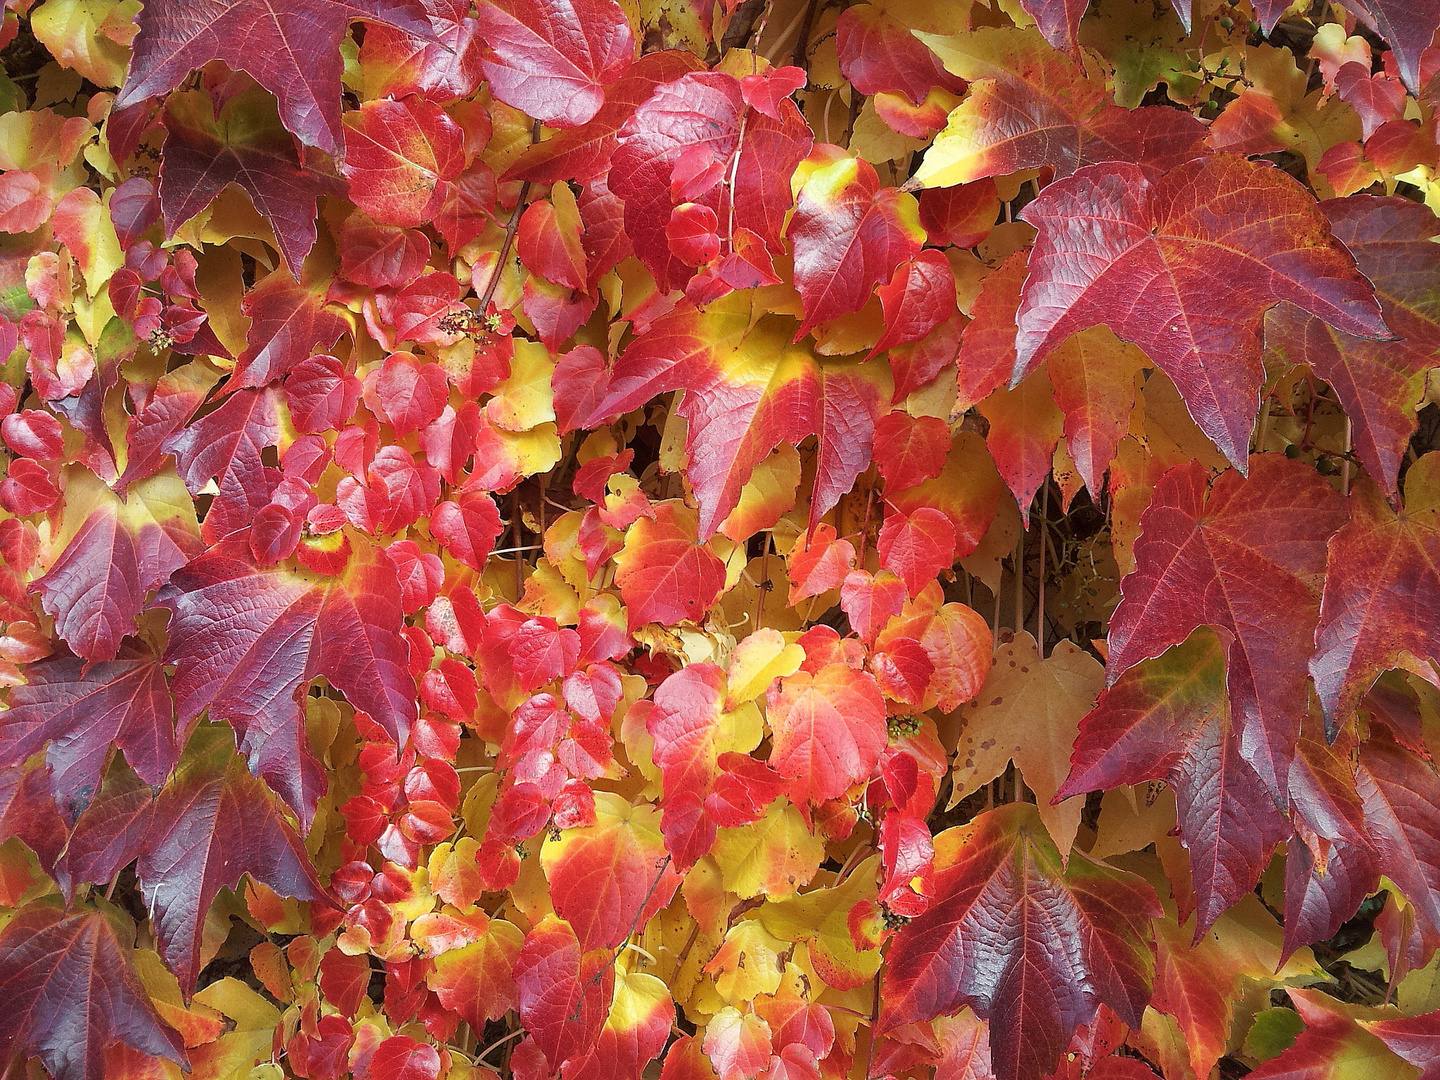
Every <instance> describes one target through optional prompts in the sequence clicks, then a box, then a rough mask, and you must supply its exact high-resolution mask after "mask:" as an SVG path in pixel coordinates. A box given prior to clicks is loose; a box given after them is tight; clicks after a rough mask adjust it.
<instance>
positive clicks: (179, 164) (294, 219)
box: [160, 90, 338, 278]
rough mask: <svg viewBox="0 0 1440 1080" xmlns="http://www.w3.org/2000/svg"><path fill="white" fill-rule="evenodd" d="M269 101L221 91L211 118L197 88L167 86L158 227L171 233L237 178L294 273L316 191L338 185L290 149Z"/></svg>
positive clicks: (306, 245)
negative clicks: (220, 101) (161, 216)
mask: <svg viewBox="0 0 1440 1080" xmlns="http://www.w3.org/2000/svg"><path fill="white" fill-rule="evenodd" d="M272 108H273V107H272V105H271V102H270V98H269V96H268V95H266V94H265V93H263V92H262V91H258V90H256V91H249V92H246V93H241V94H237V95H235V96H234V97H231V98H228V99H227V100H226V101H225V102H224V104H223V106H222V107H221V108H220V110H219V117H218V118H217V117H216V115H215V113H216V109H215V106H214V105H213V104H212V103H211V101H210V99H209V98H208V97H206V96H205V95H204V94H203V93H200V92H198V91H187V92H185V93H180V94H171V95H170V97H169V98H168V99H167V100H166V102H165V114H164V115H165V130H166V136H165V145H164V147H162V149H161V152H160V154H161V157H160V208H161V210H162V211H163V212H164V215H165V233H166V235H167V236H174V235H175V230H176V229H178V228H179V227H180V226H181V225H183V224H184V223H185V222H187V221H189V220H190V219H191V218H192V217H194V216H195V215H196V214H198V213H199V212H200V211H202V210H204V209H205V207H207V206H209V205H210V201H211V200H212V199H214V198H215V196H217V195H219V194H220V192H221V191H223V190H224V189H225V187H226V185H228V184H238V185H239V186H240V187H241V188H242V189H243V190H244V191H245V194H246V195H248V196H249V197H250V202H251V203H252V204H253V205H254V207H255V209H256V210H257V211H259V212H260V214H261V215H262V216H263V217H264V218H265V220H266V221H268V222H269V223H270V227H271V228H272V229H274V230H275V241H276V243H277V244H278V245H279V248H280V253H281V254H282V255H283V256H284V257H285V265H286V266H287V267H289V268H290V273H291V274H292V275H294V276H295V277H296V278H298V277H299V276H300V264H301V263H303V262H304V261H305V256H306V255H308V254H309V253H310V248H311V247H312V246H314V244H315V203H316V199H317V198H318V197H319V196H320V195H321V194H322V193H324V192H325V191H326V190H327V189H330V188H335V187H337V186H338V185H337V184H336V182H335V181H334V179H333V177H332V178H330V179H328V180H327V179H326V178H325V177H324V176H322V175H321V174H320V173H318V172H315V171H314V170H313V169H311V168H310V167H309V166H308V165H307V164H306V163H305V162H304V161H302V160H301V159H300V158H299V157H297V156H296V153H295V140H294V139H293V138H292V137H291V136H290V133H289V132H287V131H286V130H285V129H284V128H283V127H281V126H280V121H279V119H278V117H276V116H275V114H274V112H273V111H272ZM267 114H268V115H267ZM267 121H268V122H267Z"/></svg>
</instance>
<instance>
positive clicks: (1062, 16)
mask: <svg viewBox="0 0 1440 1080" xmlns="http://www.w3.org/2000/svg"><path fill="white" fill-rule="evenodd" d="M1020 6H1021V7H1022V8H1024V9H1025V13H1026V14H1027V15H1029V16H1030V17H1031V18H1033V19H1034V20H1035V25H1036V26H1038V27H1039V28H1040V33H1042V34H1044V35H1045V40H1046V41H1048V42H1049V43H1050V44H1051V45H1053V46H1055V48H1057V49H1065V50H1066V51H1067V52H1072V53H1073V52H1076V51H1077V50H1078V48H1079V40H1078V38H1079V32H1080V17H1081V16H1082V15H1084V14H1085V8H1086V7H1087V6H1088V5H1087V4H1086V2H1085V0H1021V2H1020Z"/></svg>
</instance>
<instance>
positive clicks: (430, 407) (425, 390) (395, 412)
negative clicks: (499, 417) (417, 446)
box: [365, 353, 450, 436]
mask: <svg viewBox="0 0 1440 1080" xmlns="http://www.w3.org/2000/svg"><path fill="white" fill-rule="evenodd" d="M449 400H450V384H449V383H448V382H447V381H446V379H445V369H444V368H442V367H441V366H440V365H439V364H433V363H429V362H425V361H423V360H422V358H419V357H416V356H412V355H411V354H410V353H391V354H390V355H389V356H387V357H386V358H385V361H384V363H382V364H381V365H380V367H379V368H377V369H376V370H375V374H374V377H373V381H372V379H369V378H367V379H366V380H365V404H366V405H368V406H369V407H370V411H371V412H374V413H376V414H377V415H378V416H380V417H381V419H383V420H387V421H389V423H390V426H391V427H392V428H394V429H395V434H396V435H401V436H404V435H409V434H410V433H411V432H412V431H418V430H419V429H420V428H423V427H428V426H429V425H430V424H431V423H432V422H433V421H435V420H437V419H439V417H440V414H441V413H442V412H444V411H445V406H446V404H447V403H448V402H449Z"/></svg>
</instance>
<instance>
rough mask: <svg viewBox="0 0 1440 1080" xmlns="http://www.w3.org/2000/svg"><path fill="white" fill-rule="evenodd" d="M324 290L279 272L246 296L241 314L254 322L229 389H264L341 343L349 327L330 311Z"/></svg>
mask: <svg viewBox="0 0 1440 1080" xmlns="http://www.w3.org/2000/svg"><path fill="white" fill-rule="evenodd" d="M325 284H326V283H325V282H319V283H310V282H307V281H305V280H304V279H301V280H300V281H297V280H296V279H295V278H293V277H291V276H290V275H289V274H286V273H282V272H280V271H276V272H275V273H273V274H270V275H269V276H268V277H266V278H265V280H264V281H262V282H260V283H259V284H258V285H256V286H255V287H254V288H253V289H251V290H250V291H249V292H247V293H246V294H245V299H244V300H242V301H241V303H240V310H241V313H242V314H245V315H248V316H249V317H250V329H249V330H248V331H247V332H246V334H245V351H244V352H242V353H241V354H240V356H239V358H238V359H237V360H236V362H235V372H234V374H232V375H231V376H230V383H229V384H228V385H229V386H230V387H231V388H233V389H241V388H244V387H250V386H264V385H266V384H267V383H270V382H273V381H274V380H275V379H278V378H280V376H282V375H285V374H286V373H288V372H289V371H290V370H291V369H292V368H294V367H295V366H296V365H297V364H300V363H301V362H303V361H304V360H307V359H309V358H310V357H311V356H312V355H313V354H314V353H316V352H323V351H326V350H328V349H330V348H331V347H333V346H334V344H335V342H337V341H339V340H340V335H341V334H343V333H345V331H346V330H348V329H349V324H348V323H346V321H345V318H344V316H342V315H340V314H338V313H336V312H334V311H327V310H326V308H325V288H324V286H325Z"/></svg>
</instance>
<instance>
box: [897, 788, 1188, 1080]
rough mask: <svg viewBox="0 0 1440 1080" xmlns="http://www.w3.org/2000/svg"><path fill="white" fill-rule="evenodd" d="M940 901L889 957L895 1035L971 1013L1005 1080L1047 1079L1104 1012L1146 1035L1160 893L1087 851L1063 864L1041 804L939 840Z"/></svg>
mask: <svg viewBox="0 0 1440 1080" xmlns="http://www.w3.org/2000/svg"><path fill="white" fill-rule="evenodd" d="M931 891H932V895H933V900H932V902H931V905H930V908H929V910H928V911H926V912H925V913H924V914H923V915H920V916H919V917H918V918H916V919H914V920H913V921H911V922H910V923H909V924H907V925H906V926H904V927H902V928H901V929H900V930H899V931H898V932H897V933H896V935H895V940H894V942H893V943H892V944H891V946H890V952H889V954H888V958H887V970H886V973H885V984H884V1011H883V1013H882V1019H881V1029H882V1030H884V1029H885V1028H887V1027H893V1026H895V1025H899V1024H904V1023H911V1022H915V1021H921V1020H930V1019H933V1018H934V1017H937V1016H943V1015H948V1014H950V1013H954V1012H958V1011H959V1010H960V1008H961V1007H962V1006H964V1005H969V1006H970V1007H971V1008H972V1009H974V1010H975V1014H976V1015H977V1016H979V1017H980V1018H981V1019H984V1020H988V1021H989V1022H990V1053H991V1061H992V1067H993V1068H994V1070H995V1075H996V1077H998V1080H1040V1078H1041V1077H1043V1076H1045V1075H1047V1074H1048V1073H1049V1072H1050V1070H1051V1069H1052V1068H1053V1067H1054V1065H1055V1062H1056V1060H1057V1059H1058V1058H1059V1056H1060V1054H1061V1053H1062V1052H1063V1051H1064V1050H1065V1048H1066V1046H1067V1045H1069V1042H1070V1037H1071V1036H1072V1035H1073V1034H1074V1033H1075V1029H1076V1028H1078V1027H1080V1026H1081V1025H1082V1024H1089V1023H1091V1022H1092V1021H1093V1020H1094V1019H1095V1016H1096V1013H1097V1012H1098V1010H1099V1008H1100V1006H1101V1005H1108V1006H1110V1008H1112V1009H1114V1010H1115V1012H1116V1013H1117V1014H1118V1015H1119V1017H1120V1019H1121V1020H1123V1021H1124V1022H1125V1023H1127V1024H1130V1025H1131V1026H1132V1027H1133V1026H1136V1025H1138V1024H1139V1022H1140V1014H1141V1013H1142V1012H1143V1011H1144V1009H1145V1005H1146V1003H1147V1002H1148V1001H1149V999H1150V990H1151V983H1152V980H1153V978H1154V972H1155V952H1154V942H1153V938H1152V932H1151V928H1150V920H1151V919H1153V918H1157V917H1158V916H1159V915H1160V905H1159V902H1158V901H1157V900H1156V898H1155V893H1154V892H1153V891H1152V890H1151V888H1150V886H1149V885H1148V884H1146V883H1145V881H1143V880H1142V879H1140V878H1137V877H1135V876H1133V875H1131V874H1127V873H1124V872H1122V871H1119V870H1115V869H1112V868H1111V867H1109V866H1106V865H1104V864H1102V863H1096V862H1092V861H1090V860H1089V859H1088V858H1086V857H1085V856H1084V855H1081V854H1080V853H1079V852H1073V853H1072V854H1071V856H1070V860H1069V862H1068V864H1062V862H1061V859H1060V853H1059V852H1058V851H1057V850H1056V849H1055V845H1054V844H1053V843H1051V841H1050V834H1049V833H1048V832H1047V831H1046V829H1045V826H1044V824H1043V823H1041V821H1040V818H1039V815H1038V814H1037V813H1036V810H1035V807H1034V806H1032V805H1031V804H1029V803H1011V804H1009V805H1006V806H1001V807H997V808H995V809H994V810H990V811H987V812H986V813H984V814H981V815H980V816H979V817H977V818H975V819H974V820H973V821H971V822H970V823H969V824H968V825H964V826H961V827H960V828H955V829H947V830H945V831H944V832H942V833H940V834H939V835H938V836H936V837H935V870H934V877H933V879H932V889H931Z"/></svg>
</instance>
